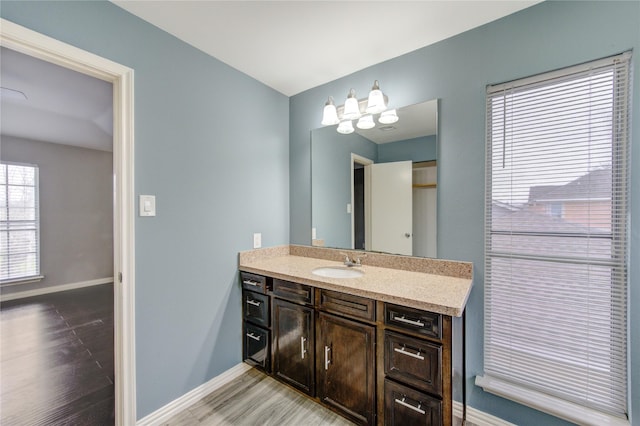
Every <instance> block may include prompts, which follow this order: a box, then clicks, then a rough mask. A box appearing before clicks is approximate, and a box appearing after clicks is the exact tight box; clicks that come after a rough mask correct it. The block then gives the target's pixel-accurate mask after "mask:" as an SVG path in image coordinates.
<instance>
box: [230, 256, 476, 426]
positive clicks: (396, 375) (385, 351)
mask: <svg viewBox="0 0 640 426" xmlns="http://www.w3.org/2000/svg"><path fill="white" fill-rule="evenodd" d="M344 253H345V252H344V251H339V250H335V249H325V248H314V247H306V246H293V245H292V246H282V247H274V248H267V249H258V250H252V251H247V252H242V253H240V262H239V269H240V275H241V282H242V288H243V290H242V292H243V296H242V298H243V318H244V321H243V336H244V339H243V340H244V344H243V359H244V360H245V362H247V363H249V364H251V365H253V366H255V367H256V368H260V369H262V370H263V371H265V372H266V373H267V374H270V375H272V376H273V377H274V378H276V379H278V380H280V381H281V382H283V383H286V384H288V385H289V386H291V387H293V388H295V389H297V390H298V391H300V392H303V393H304V394H306V395H308V396H309V397H310V398H314V399H316V400H317V401H318V402H320V403H322V404H324V405H325V406H327V407H329V408H331V409H332V410H334V411H336V412H338V413H340V414H342V415H343V416H344V417H346V418H348V419H349V420H351V421H353V422H355V423H357V424H364V425H373V424H387V425H410V424H416V425H418V424H419V425H451V424H453V411H454V410H453V385H452V380H453V377H454V375H453V360H452V352H453V333H452V320H453V318H456V317H460V316H462V315H463V312H464V306H465V303H466V300H467V298H468V295H469V293H470V291H471V285H472V279H471V277H472V266H471V264H470V263H466V262H450V261H443V260H436V259H425V258H413V257H406V256H394V255H386V254H377V253H368V254H367V257H366V258H365V260H363V265H362V266H360V267H358V268H357V269H355V270H357V271H358V273H357V274H355V275H360V276H357V277H347V278H342V277H341V276H342V275H343V274H342V273H341V271H342V270H344V271H346V272H345V274H346V275H345V276H349V275H352V274H350V273H348V272H349V271H351V270H352V268H345V267H344V266H342V260H343V259H344V257H345V254H344ZM356 255H357V254H355V253H354V256H356ZM319 268H323V271H322V272H323V274H322V275H317V273H318V269H319ZM327 269H328V270H329V271H330V272H331V271H336V272H337V273H336V274H331V273H329V274H328V275H330V276H326V275H327V274H326V273H325V271H326V270H327ZM314 270H316V273H314ZM332 275H336V276H337V277H334V276H332Z"/></svg>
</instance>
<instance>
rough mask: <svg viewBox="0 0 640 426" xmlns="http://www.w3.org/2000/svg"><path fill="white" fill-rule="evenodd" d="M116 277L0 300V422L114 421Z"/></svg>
mask: <svg viewBox="0 0 640 426" xmlns="http://www.w3.org/2000/svg"><path fill="white" fill-rule="evenodd" d="M113 368H114V361H113V285H112V284H105V285H100V286H94V287H87V288H83V289H78V290H71V291H65V292H60V293H53V294H48V295H42V296H36V297H31V298H26V299H20V300H13V301H8V302H3V303H2V304H0V424H1V425H2V426H14V425H15V426H22V425H29V426H39V425H47V426H48V425H74V426H84V425H87V426H89V425H91V426H101V425H105V426H107V425H113V424H114V417H113V408H114V386H113V380H114V369H113Z"/></svg>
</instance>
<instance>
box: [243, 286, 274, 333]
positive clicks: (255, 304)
mask: <svg viewBox="0 0 640 426" xmlns="http://www.w3.org/2000/svg"><path fill="white" fill-rule="evenodd" d="M242 298H243V299H244V319H245V321H250V322H252V323H254V324H256V325H261V326H263V327H269V319H270V317H269V296H267V295H266V294H260V293H255V292H253V291H246V290H245V291H243V292H242Z"/></svg>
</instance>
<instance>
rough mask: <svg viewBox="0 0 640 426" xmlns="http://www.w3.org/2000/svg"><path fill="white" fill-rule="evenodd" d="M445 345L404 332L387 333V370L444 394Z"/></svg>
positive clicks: (385, 372) (415, 385)
mask: <svg viewBox="0 0 640 426" xmlns="http://www.w3.org/2000/svg"><path fill="white" fill-rule="evenodd" d="M441 366H442V346H441V345H439V344H437V343H430V342H427V341H424V340H420V339H416V338H413V337H407V336H403V335H402V334H398V333H394V332H391V331H386V332H385V334H384V374H385V375H387V376H389V377H391V378H393V379H396V380H399V381H401V382H403V383H407V384H409V385H411V386H414V387H416V388H418V389H421V390H424V391H426V392H431V393H435V394H437V395H440V396H441V395H442V367H441Z"/></svg>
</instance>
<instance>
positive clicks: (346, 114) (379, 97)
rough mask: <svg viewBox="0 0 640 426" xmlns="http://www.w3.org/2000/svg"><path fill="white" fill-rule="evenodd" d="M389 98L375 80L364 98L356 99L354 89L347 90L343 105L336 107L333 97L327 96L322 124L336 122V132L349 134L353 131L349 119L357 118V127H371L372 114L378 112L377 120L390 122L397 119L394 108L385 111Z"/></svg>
mask: <svg viewBox="0 0 640 426" xmlns="http://www.w3.org/2000/svg"><path fill="white" fill-rule="evenodd" d="M388 103H389V98H388V97H387V96H386V95H385V94H384V93H382V90H380V83H378V80H376V81H375V82H374V83H373V87H371V91H370V92H369V96H368V97H367V98H366V99H358V98H357V97H356V91H355V90H354V89H350V90H349V94H348V95H347V99H346V100H345V102H344V105H340V106H338V107H336V105H335V104H334V102H333V97H331V96H329V98H328V99H327V102H326V103H325V105H324V111H323V114H322V122H321V123H322V125H323V126H333V125H335V124H338V129H337V130H338V133H342V134H349V133H352V132H353V131H354V129H353V123H352V122H351V120H358V122H357V123H356V126H357V127H358V128H359V129H363V130H366V129H372V128H374V127H375V126H376V123H375V120H374V116H375V115H377V114H380V116H379V117H378V122H380V123H381V124H392V123H395V122H396V121H398V114H397V113H396V110H395V109H394V110H390V111H386V109H387V104H388Z"/></svg>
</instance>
